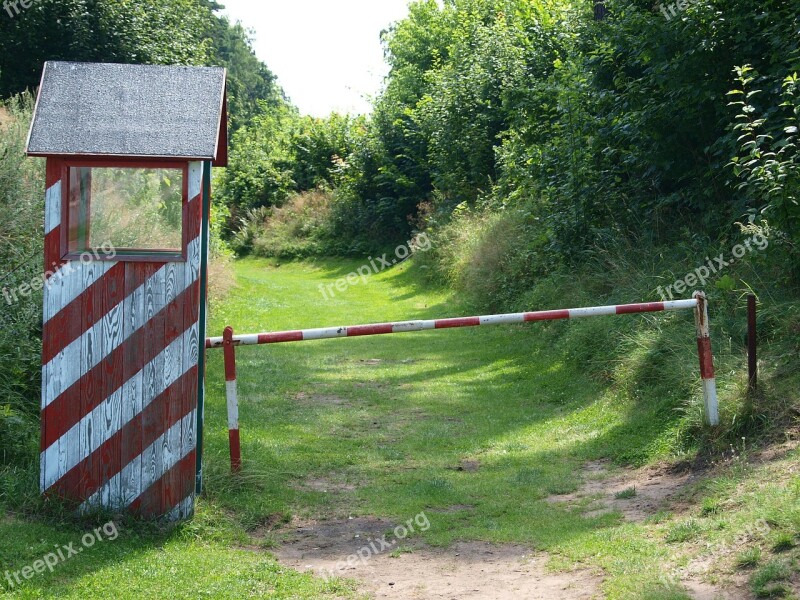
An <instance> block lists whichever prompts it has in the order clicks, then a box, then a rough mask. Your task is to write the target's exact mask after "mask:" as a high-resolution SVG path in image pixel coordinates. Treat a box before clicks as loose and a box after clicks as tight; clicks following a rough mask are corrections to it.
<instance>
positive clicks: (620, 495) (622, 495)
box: [614, 485, 636, 500]
mask: <svg viewBox="0 0 800 600" xmlns="http://www.w3.org/2000/svg"><path fill="white" fill-rule="evenodd" d="M635 497H636V486H635V485H634V486H631V487H629V488H626V489H624V490H621V491H619V492H617V493H616V494H614V498H616V499H617V500H628V499H630V498H635Z"/></svg>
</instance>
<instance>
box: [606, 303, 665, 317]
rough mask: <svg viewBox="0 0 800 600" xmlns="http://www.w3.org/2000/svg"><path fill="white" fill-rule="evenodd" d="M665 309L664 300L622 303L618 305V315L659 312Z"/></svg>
mask: <svg viewBox="0 0 800 600" xmlns="http://www.w3.org/2000/svg"><path fill="white" fill-rule="evenodd" d="M662 310H664V303H663V302H647V303H645V304H622V305H620V306H617V314H618V315H630V314H633V313H645V312H659V311H662Z"/></svg>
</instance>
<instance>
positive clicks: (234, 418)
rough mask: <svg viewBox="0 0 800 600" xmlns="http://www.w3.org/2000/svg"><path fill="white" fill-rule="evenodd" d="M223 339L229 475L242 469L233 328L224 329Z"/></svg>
mask: <svg viewBox="0 0 800 600" xmlns="http://www.w3.org/2000/svg"><path fill="white" fill-rule="evenodd" d="M222 338H223V340H224V341H223V353H224V355H225V356H224V359H225V398H226V400H227V402H228V442H229V444H230V448H231V473H238V472H239V471H241V469H242V445H241V442H240V439H239V399H238V397H237V394H236V347H235V346H234V345H233V328H232V327H226V328H225V333H224V334H223V335H222Z"/></svg>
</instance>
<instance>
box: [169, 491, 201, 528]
mask: <svg viewBox="0 0 800 600" xmlns="http://www.w3.org/2000/svg"><path fill="white" fill-rule="evenodd" d="M193 512H194V493H192V494H191V495H189V496H186V498H184V499H183V500H181V501H180V502H178V504H177V505H175V508H173V509H172V510H171V511H169V512H168V513H167V514H166V515H165V516H164V520H165V521H167V522H168V523H173V522H175V521H182V520H183V519H186V518H188V517H190V516H191V515H192V513H193Z"/></svg>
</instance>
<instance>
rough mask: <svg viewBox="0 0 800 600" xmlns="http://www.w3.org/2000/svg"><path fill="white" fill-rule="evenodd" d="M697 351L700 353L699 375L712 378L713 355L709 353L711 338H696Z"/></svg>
mask: <svg viewBox="0 0 800 600" xmlns="http://www.w3.org/2000/svg"><path fill="white" fill-rule="evenodd" d="M697 352H698V353H699V355H700V377H702V378H703V379H714V356H713V355H712V353H711V338H707V337H702V338H697Z"/></svg>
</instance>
